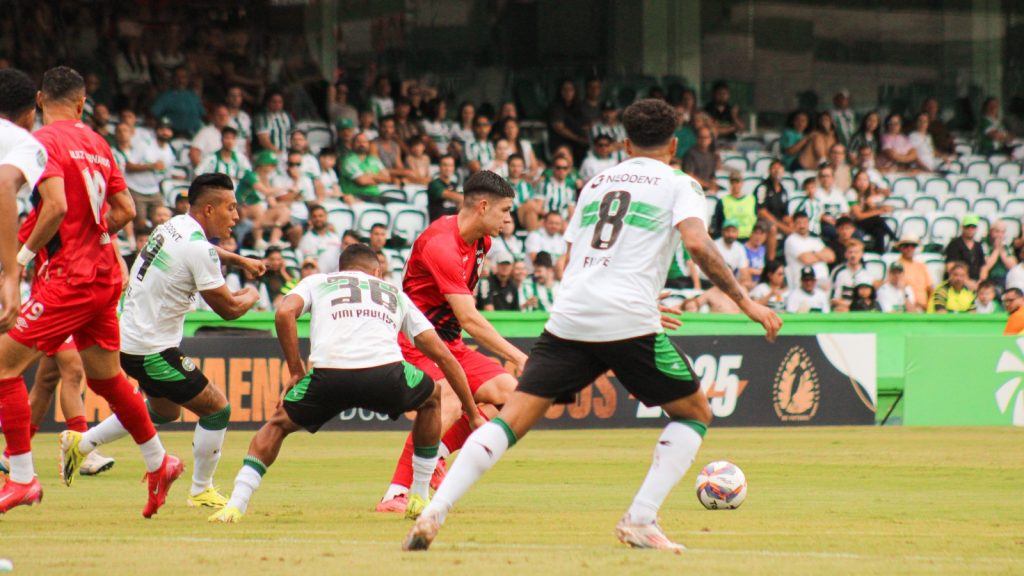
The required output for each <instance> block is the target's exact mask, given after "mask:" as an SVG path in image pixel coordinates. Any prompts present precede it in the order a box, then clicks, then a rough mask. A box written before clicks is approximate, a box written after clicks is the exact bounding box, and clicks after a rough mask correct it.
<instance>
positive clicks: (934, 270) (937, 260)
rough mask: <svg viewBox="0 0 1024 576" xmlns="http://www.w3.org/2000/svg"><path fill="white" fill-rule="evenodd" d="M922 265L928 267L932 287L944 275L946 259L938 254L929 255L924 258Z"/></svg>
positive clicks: (936, 284) (940, 280) (937, 283)
mask: <svg viewBox="0 0 1024 576" xmlns="http://www.w3.org/2000/svg"><path fill="white" fill-rule="evenodd" d="M924 265H925V266H926V267H928V274H929V275H931V277H932V288H935V287H936V286H938V285H939V284H941V283H942V280H943V279H944V278H945V277H946V260H945V258H943V257H942V255H940V254H936V255H931V256H929V257H928V258H926V259H925V261H924Z"/></svg>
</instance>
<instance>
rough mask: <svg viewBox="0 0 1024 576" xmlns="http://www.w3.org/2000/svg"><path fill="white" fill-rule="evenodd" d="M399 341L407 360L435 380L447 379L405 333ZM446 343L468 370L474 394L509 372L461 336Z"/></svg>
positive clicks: (467, 373) (468, 377) (465, 369)
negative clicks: (469, 344)
mask: <svg viewBox="0 0 1024 576" xmlns="http://www.w3.org/2000/svg"><path fill="white" fill-rule="evenodd" d="M398 343H399V345H400V346H401V347H402V356H404V357H405V361H406V362H408V363H409V364H412V365H413V366H415V367H417V368H419V369H420V370H422V371H423V372H424V373H425V374H426V375H427V376H430V378H431V379H432V380H434V381H435V382H436V381H438V380H445V379H446V378H445V375H444V372H442V371H441V369H440V368H438V367H437V364H434V361H433V360H431V359H430V358H427V357H426V355H424V354H423V352H420V350H419V348H416V347H415V346H413V345H412V343H411V342H409V340H408V339H406V337H405V335H404V334H400V335H399V337H398ZM445 345H446V346H447V347H448V350H450V351H451V353H452V356H455V360H456V361H457V362H458V363H459V365H460V366H462V369H463V370H464V371H465V372H466V380H468V381H469V389H470V390H472V391H473V394H476V391H477V390H479V389H480V387H481V386H483V385H484V384H485V383H486V382H488V381H489V380H491V379H493V378H494V377H496V376H501V375H502V374H508V371H507V370H505V368H503V367H502V365H501V364H499V363H498V361H497V360H496V359H495V358H490V357H488V356H485V355H483V354H482V353H480V352H478V351H476V350H473V349H471V348H470V347H469V346H466V343H465V342H464V341H463V340H462V339H461V338H459V339H458V340H456V341H454V342H445Z"/></svg>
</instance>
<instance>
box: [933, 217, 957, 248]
mask: <svg viewBox="0 0 1024 576" xmlns="http://www.w3.org/2000/svg"><path fill="white" fill-rule="evenodd" d="M959 235H960V219H959V218H957V217H956V216H951V215H949V214H937V215H935V217H934V218H933V219H932V221H931V224H930V225H929V227H928V239H929V241H930V242H931V243H933V244H941V245H943V246H945V245H946V244H949V241H950V240H952V239H953V238H956V237H957V236H959Z"/></svg>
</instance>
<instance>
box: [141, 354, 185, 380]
mask: <svg viewBox="0 0 1024 576" xmlns="http://www.w3.org/2000/svg"><path fill="white" fill-rule="evenodd" d="M142 368H143V369H144V370H145V371H146V376H149V377H150V378H152V379H153V380H156V381H157V382H181V381H183V380H185V375H184V374H182V373H181V371H179V370H178V369H177V368H175V367H174V366H171V364H170V363H169V362H167V360H165V359H164V357H163V356H161V355H160V353H159V352H158V353H156V354H147V355H146V357H145V358H143V359H142Z"/></svg>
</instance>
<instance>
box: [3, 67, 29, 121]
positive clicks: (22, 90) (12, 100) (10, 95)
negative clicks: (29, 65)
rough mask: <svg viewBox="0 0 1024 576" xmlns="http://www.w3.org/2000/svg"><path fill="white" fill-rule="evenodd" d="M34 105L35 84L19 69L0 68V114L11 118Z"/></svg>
mask: <svg viewBox="0 0 1024 576" xmlns="http://www.w3.org/2000/svg"><path fill="white" fill-rule="evenodd" d="M35 105H36V85H35V84H33V83H32V79H31V78H29V77H28V74H25V73H24V72H22V71H21V70H15V69H14V68H7V69H4V70H0V115H2V116H5V117H7V118H9V119H11V120H14V119H15V118H17V117H19V116H21V115H22V114H24V113H25V112H26V111H27V110H29V109H31V108H33V107H34V106H35Z"/></svg>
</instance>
